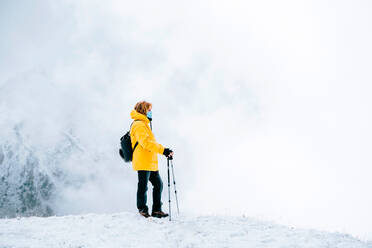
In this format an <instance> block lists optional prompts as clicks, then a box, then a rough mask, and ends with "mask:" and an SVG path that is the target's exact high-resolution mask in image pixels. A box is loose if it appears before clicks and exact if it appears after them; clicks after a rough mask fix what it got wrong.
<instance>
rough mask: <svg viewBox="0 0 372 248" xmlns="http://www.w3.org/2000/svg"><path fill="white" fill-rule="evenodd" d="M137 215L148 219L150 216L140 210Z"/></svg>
mask: <svg viewBox="0 0 372 248" xmlns="http://www.w3.org/2000/svg"><path fill="white" fill-rule="evenodd" d="M139 214H140V215H142V216H143V217H145V218H148V217H150V216H151V215H149V212H147V211H146V210H140V211H139Z"/></svg>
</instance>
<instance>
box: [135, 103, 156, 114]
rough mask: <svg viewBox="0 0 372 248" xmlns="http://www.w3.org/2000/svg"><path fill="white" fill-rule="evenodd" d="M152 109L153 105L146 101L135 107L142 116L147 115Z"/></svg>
mask: <svg viewBox="0 0 372 248" xmlns="http://www.w3.org/2000/svg"><path fill="white" fill-rule="evenodd" d="M150 107H152V104H151V103H149V102H146V101H142V102H137V103H136V105H135V106H134V109H135V110H136V111H137V112H138V113H141V114H144V115H146V114H147V111H148V110H149V109H150Z"/></svg>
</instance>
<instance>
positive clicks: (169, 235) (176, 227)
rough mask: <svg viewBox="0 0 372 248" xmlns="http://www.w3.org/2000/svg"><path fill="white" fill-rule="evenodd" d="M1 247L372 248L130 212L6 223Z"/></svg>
mask: <svg viewBox="0 0 372 248" xmlns="http://www.w3.org/2000/svg"><path fill="white" fill-rule="evenodd" d="M0 247H1V248H20V247H22V248H25V247H35V248H36V247H37V248H43V247H45V248H58V247H69V248H72V247H74V248H75V247H76V248H77V247H80V248H83V247H84V248H88V247H94V248H103V247H110V248H115V247H162V248H164V247H252V248H258V247H270V248H276V247H288V248H289V247H301V248H305V247H316V248H321V247H328V248H371V247H372V243H371V242H363V241H360V240H358V239H356V238H353V237H351V236H350V235H347V234H341V233H329V232H321V231H316V230H306V229H295V228H291V227H286V226H281V225H277V224H273V223H269V222H262V221H258V220H255V219H251V218H246V217H227V216H225V217H222V216H200V217H192V216H180V217H177V218H175V219H174V220H172V222H169V220H168V219H155V218H149V219H145V218H143V217H141V216H139V215H138V214H135V213H126V212H124V213H118V214H111V215H108V214H105V215H98V214H88V215H75V216H73V215H70V216H62V217H48V218H45V217H44V218H43V217H28V218H14V219H1V220H0Z"/></svg>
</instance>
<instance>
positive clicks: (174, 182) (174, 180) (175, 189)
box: [171, 160, 180, 214]
mask: <svg viewBox="0 0 372 248" xmlns="http://www.w3.org/2000/svg"><path fill="white" fill-rule="evenodd" d="M171 165H172V177H173V185H174V194H175V195H176V203H177V212H178V214H180V209H179V208H178V198H177V188H176V179H175V178H174V169H173V160H171Z"/></svg>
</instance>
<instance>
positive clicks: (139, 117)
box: [130, 109, 150, 123]
mask: <svg viewBox="0 0 372 248" xmlns="http://www.w3.org/2000/svg"><path fill="white" fill-rule="evenodd" d="M130 117H131V118H132V119H133V120H141V121H144V122H146V123H149V122H150V120H149V119H148V118H147V116H145V115H144V114H141V113H138V112H137V111H136V110H135V109H133V110H132V112H130Z"/></svg>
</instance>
